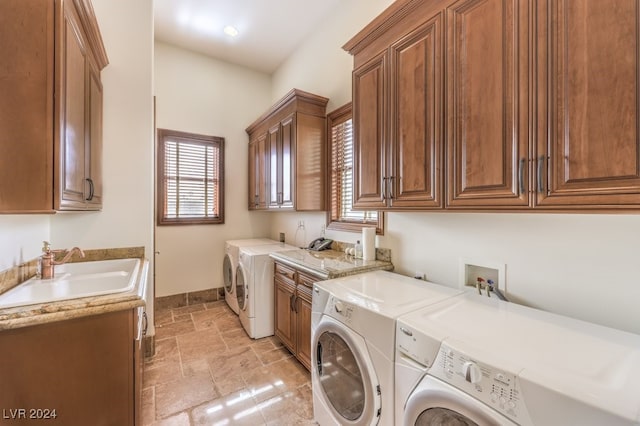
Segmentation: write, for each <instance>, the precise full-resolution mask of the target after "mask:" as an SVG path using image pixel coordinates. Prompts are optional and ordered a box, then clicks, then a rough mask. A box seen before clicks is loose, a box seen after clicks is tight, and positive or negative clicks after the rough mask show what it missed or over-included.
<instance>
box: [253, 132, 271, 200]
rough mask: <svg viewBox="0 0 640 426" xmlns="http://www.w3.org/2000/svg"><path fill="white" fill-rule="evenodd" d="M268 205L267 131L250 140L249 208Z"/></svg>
mask: <svg viewBox="0 0 640 426" xmlns="http://www.w3.org/2000/svg"><path fill="white" fill-rule="evenodd" d="M266 207H267V133H263V134H261V135H258V137H257V138H255V139H252V140H251V141H250V142H249V210H256V209H264V208H266Z"/></svg>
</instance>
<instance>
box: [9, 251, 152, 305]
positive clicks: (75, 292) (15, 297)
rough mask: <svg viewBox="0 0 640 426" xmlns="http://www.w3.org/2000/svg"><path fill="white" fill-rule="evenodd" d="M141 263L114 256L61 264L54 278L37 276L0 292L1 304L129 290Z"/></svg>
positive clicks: (18, 303)
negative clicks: (45, 278)
mask: <svg viewBox="0 0 640 426" xmlns="http://www.w3.org/2000/svg"><path fill="white" fill-rule="evenodd" d="M139 263H140V262H139V260H138V259H115V260H100V261H95V262H81V263H66V264H64V265H58V266H56V274H55V277H54V278H52V279H50V280H42V279H39V278H35V277H34V278H31V279H30V280H28V281H25V282H24V283H22V284H19V285H18V286H16V287H14V288H13V289H11V290H9V291H7V292H6V293H3V294H0V308H9V307H15V306H24V305H33V304H39V303H47V302H54V301H57V300H67V299H78V298H81V297H90V296H100V295H104V294H110V293H121V292H125V291H129V290H132V289H133V287H134V286H135V284H136V278H137V276H138V267H139V266H138V265H139Z"/></svg>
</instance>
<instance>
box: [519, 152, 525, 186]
mask: <svg viewBox="0 0 640 426" xmlns="http://www.w3.org/2000/svg"><path fill="white" fill-rule="evenodd" d="M518 185H519V187H520V194H524V158H521V159H520V170H518Z"/></svg>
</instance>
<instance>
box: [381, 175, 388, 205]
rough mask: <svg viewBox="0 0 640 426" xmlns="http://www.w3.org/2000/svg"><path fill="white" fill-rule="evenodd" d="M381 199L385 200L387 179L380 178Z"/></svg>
mask: <svg viewBox="0 0 640 426" xmlns="http://www.w3.org/2000/svg"><path fill="white" fill-rule="evenodd" d="M381 195H382V199H383V200H386V199H387V177H383V178H382V194H381Z"/></svg>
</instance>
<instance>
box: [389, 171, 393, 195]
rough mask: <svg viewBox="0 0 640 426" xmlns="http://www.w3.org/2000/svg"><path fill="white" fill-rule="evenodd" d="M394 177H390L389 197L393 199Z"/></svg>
mask: <svg viewBox="0 0 640 426" xmlns="http://www.w3.org/2000/svg"><path fill="white" fill-rule="evenodd" d="M393 178H394V176H391V177H390V178H389V199H390V200H393Z"/></svg>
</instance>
